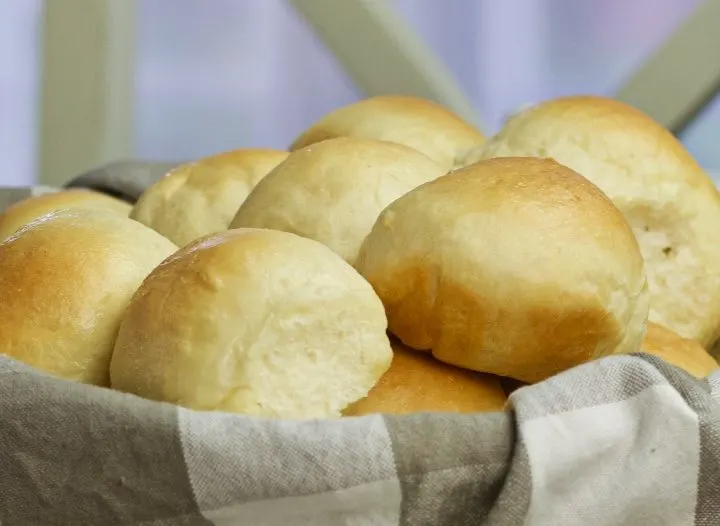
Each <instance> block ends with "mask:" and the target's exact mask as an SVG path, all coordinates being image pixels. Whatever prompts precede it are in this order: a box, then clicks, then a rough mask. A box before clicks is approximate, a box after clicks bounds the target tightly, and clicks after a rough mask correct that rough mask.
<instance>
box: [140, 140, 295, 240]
mask: <svg viewBox="0 0 720 526" xmlns="http://www.w3.org/2000/svg"><path fill="white" fill-rule="evenodd" d="M287 156H288V152H283V151H279V150H270V149H260V148H248V149H239V150H233V151H229V152H224V153H220V154H217V155H212V156H209V157H205V158H203V159H199V160H197V161H195V162H192V163H188V164H184V165H181V166H178V167H177V168H175V169H173V170H172V171H171V172H170V173H169V174H168V175H167V176H165V177H163V178H162V179H160V180H159V181H158V182H156V183H155V184H154V185H153V186H151V187H150V188H148V189H147V190H146V191H145V192H144V193H143V195H142V196H140V199H139V200H138V202H137V203H136V204H135V207H134V208H133V210H132V213H131V215H130V217H132V218H133V219H135V220H137V221H140V222H141V223H142V224H144V225H146V226H149V227H150V228H152V229H153V230H155V231H157V232H159V233H161V234H162V235H164V236H165V237H167V238H168V239H170V240H171V241H173V242H174V243H177V244H178V245H179V246H184V245H187V244H188V243H190V242H191V241H194V240H195V239H198V238H200V237H203V236H206V235H209V234H215V233H218V232H223V231H225V230H227V228H228V226H229V225H230V221H231V220H232V218H233V217H234V215H235V213H236V212H237V210H238V208H240V205H241V204H242V203H243V201H244V200H245V198H246V197H247V196H248V194H250V192H251V191H252V189H253V188H254V187H255V185H257V183H258V182H259V181H260V180H261V179H262V178H263V177H265V175H267V174H268V172H270V171H271V170H272V169H274V168H275V167H276V166H277V165H279V164H280V163H282V162H283V161H284V160H285V159H286V158H287Z"/></svg>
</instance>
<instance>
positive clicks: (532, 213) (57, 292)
mask: <svg viewBox="0 0 720 526" xmlns="http://www.w3.org/2000/svg"><path fill="white" fill-rule="evenodd" d="M718 223H720V195H718V192H717V190H716V189H715V188H714V186H713V184H712V182H711V180H710V179H709V177H708V176H707V175H705V174H704V173H703V171H702V170H701V169H700V168H699V167H698V166H697V164H696V163H695V162H694V161H693V160H692V158H691V156H690V155H689V154H688V153H687V152H686V151H685V150H684V149H683V147H682V146H681V145H680V144H679V143H678V142H677V141H676V140H675V139H674V138H673V137H672V136H671V135H670V134H669V133H668V132H667V131H665V130H663V129H662V127H660V126H659V125H658V124H656V123H654V122H653V121H652V120H651V119H650V118H649V117H647V116H645V115H643V114H641V113H640V112H638V111H637V110H634V109H632V108H629V107H627V106H625V105H623V104H621V103H618V102H615V101H612V100H608V99H602V98H597V97H571V98H564V99H558V100H555V101H549V102H546V103H542V104H540V105H538V106H535V107H531V108H529V109H526V110H524V111H523V112H521V113H520V114H518V115H516V116H514V117H513V118H511V119H510V120H509V121H508V122H507V123H506V125H505V126H504V128H503V129H502V130H500V131H499V133H498V134H496V135H495V136H493V137H490V138H489V139H487V140H486V139H485V137H484V136H483V134H482V133H480V131H478V130H477V129H475V128H474V127H473V126H472V125H471V124H470V123H467V122H464V121H463V120H462V119H460V118H459V117H458V116H456V115H454V114H452V113H451V112H449V111H448V110H446V109H444V108H442V107H441V106H439V105H437V104H435V103H432V102H429V101H424V100H421V99H417V98H413V97H401V96H387V97H375V98H371V99H367V100H364V101H360V102H357V103H355V104H351V105H349V106H346V107H344V108H339V109H337V110H335V111H333V112H331V113H330V114H329V115H327V116H325V117H323V118H321V119H320V120H319V121H317V122H316V123H314V124H312V125H311V126H310V127H309V128H308V129H307V130H305V131H303V132H302V133H300V134H299V136H298V138H297V139H296V140H295V141H294V142H293V144H292V145H290V147H289V148H288V151H279V150H273V149H238V150H233V151H230V152H224V153H219V154H216V155H212V156H209V157H206V158H202V159H198V160H197V161H194V162H192V163H188V164H186V165H182V166H179V167H177V168H175V169H174V170H173V171H172V172H170V173H169V174H168V175H167V176H165V177H164V178H162V179H161V180H160V181H158V182H157V183H156V184H154V185H152V186H151V187H149V188H148V189H147V191H146V192H145V193H144V194H143V195H142V196H141V197H140V199H139V200H138V201H137V203H135V204H134V205H132V206H131V205H129V204H125V203H122V202H118V201H117V200H114V199H113V198H110V197H107V196H104V195H102V194H97V193H95V192H92V191H89V190H88V191H85V190H73V191H67V192H60V193H58V194H53V196H48V197H46V198H45V197H44V198H33V199H29V200H27V201H25V202H22V203H19V204H17V205H15V206H14V207H12V208H11V209H9V210H7V211H6V212H5V213H4V214H3V215H2V216H0V237H2V239H4V241H3V242H2V243H0V335H1V336H0V353H1V354H5V355H7V356H9V357H11V358H14V359H17V360H21V361H24V362H26V363H28V364H30V365H32V366H35V367H37V368H39V369H41V370H44V371H46V372H48V373H50V374H53V375H56V376H59V377H62V378H65V379H67V380H71V381H77V382H83V383H87V384H93V385H98V386H103V387H110V388H112V389H116V390H119V391H123V392H126V393H131V394H134V395H137V396H141V397H144V398H148V399H151V400H157V401H162V402H170V403H173V404H178V405H181V406H184V407H187V408H190V409H196V410H219V411H230V412H235V413H241V414H246V415H252V416H259V417H271V418H290V419H296V418H341V417H345V418H347V417H357V416H363V415H368V414H372V413H386V414H408V413H415V412H425V411H441V412H456V413H470V412H482V411H500V410H503V409H504V407H505V404H506V402H507V399H508V393H510V391H512V390H513V389H515V388H517V387H518V386H522V385H526V384H531V383H534V382H539V381H543V380H544V379H546V378H549V377H551V376H553V375H556V374H559V373H562V372H563V371H565V370H567V369H569V368H572V367H576V366H581V365H582V364H584V363H586V362H588V361H591V360H596V359H601V358H604V357H611V356H614V355H618V354H628V353H638V352H645V353H648V354H652V355H655V356H656V357H658V358H660V359H662V360H664V361H665V362H667V363H669V364H671V365H674V366H676V367H678V368H680V369H682V370H684V371H686V372H687V373H689V374H690V375H693V376H695V377H697V378H704V377H706V376H707V375H708V374H710V373H711V372H712V371H713V370H715V369H717V367H718V364H717V361H716V360H715V359H714V358H712V357H711V356H710V354H709V353H708V351H707V349H708V348H710V346H711V345H713V344H714V343H715V342H716V341H717V340H718V339H719V337H720V254H716V252H717V251H719V250H720V232H718V233H717V234H716V233H715V232H716V230H715V229H714V225H715V224H718ZM673 306H675V307H676V308H673ZM610 359H612V358H610ZM597 388H598V389H602V386H597Z"/></svg>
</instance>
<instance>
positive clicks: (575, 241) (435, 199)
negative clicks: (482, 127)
mask: <svg viewBox="0 0 720 526" xmlns="http://www.w3.org/2000/svg"><path fill="white" fill-rule="evenodd" d="M357 268H358V270H359V271H360V272H361V273H362V274H363V275H364V276H365V277H366V279H368V281H370V283H371V284H372V285H373V287H374V288H375V290H376V291H377V293H378V295H379V296H380V298H381V299H382V300H383V303H384V304H385V308H386V311H387V313H388V321H389V327H390V330H391V331H392V332H393V333H394V334H396V335H397V336H398V337H399V338H400V339H401V340H402V341H403V342H404V343H405V344H407V345H409V346H410V347H413V348H415V349H426V350H432V352H433V354H434V355H435V356H436V357H437V358H438V359H440V360H442V361H444V362H447V363H451V364H453V365H457V366H460V367H466V368H468V369H473V370H476V371H481V372H488V373H493V374H497V375H499V376H509V377H513V378H516V379H519V380H523V381H527V382H533V381H537V380H540V379H543V378H545V377H547V376H550V375H552V374H555V373H557V372H559V371H562V370H564V369H567V368H569V367H572V366H574V365H577V364H579V363H582V362H584V361H587V360H590V359H593V358H597V357H600V356H605V355H608V354H610V353H612V352H614V350H615V349H616V348H617V347H622V348H628V349H634V350H637V349H638V348H639V345H640V340H641V338H642V334H643V333H644V330H645V327H644V324H645V320H646V318H647V291H646V284H645V275H644V272H643V261H642V257H641V255H640V252H639V249H638V246H637V242H636V240H635V238H634V236H633V234H632V231H631V230H630V228H629V226H628V225H627V223H626V222H625V221H624V219H623V218H622V215H621V214H620V212H619V211H618V210H617V209H616V208H615V207H614V206H613V204H612V203H611V202H610V201H609V199H608V198H607V197H606V196H604V195H603V194H602V192H600V191H599V190H598V189H597V187H595V186H594V185H592V184H591V183H590V182H588V181H587V180H586V179H584V178H583V177H581V176H579V175H578V174H577V173H575V172H573V171H572V170H570V169H568V168H566V167H564V166H562V165H560V164H558V163H556V162H554V161H551V160H541V159H532V158H503V159H494V160H490V161H484V162H482V163H477V164H475V165H472V166H470V167H468V168H466V169H463V170H458V171H456V172H453V173H451V174H449V175H446V176H444V177H441V178H439V179H437V180H435V181H433V182H431V183H427V184H425V185H423V186H421V187H419V188H417V189H416V190H413V191H412V192H410V193H408V194H406V195H405V196H404V197H402V198H400V199H398V200H397V201H395V202H394V203H392V204H391V205H390V206H389V207H387V208H386V209H385V211H384V212H383V213H382V214H381V216H380V218H379V219H378V221H377V222H376V223H375V226H374V228H373V230H372V232H371V233H370V235H369V236H368V237H367V239H366V240H365V243H364V244H363V247H362V249H361V252H360V257H359V258H358V263H357Z"/></svg>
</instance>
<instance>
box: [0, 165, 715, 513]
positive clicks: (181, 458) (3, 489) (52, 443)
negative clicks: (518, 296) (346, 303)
mask: <svg viewBox="0 0 720 526" xmlns="http://www.w3.org/2000/svg"><path fill="white" fill-rule="evenodd" d="M89 180H90V179H88V178H87V177H86V179H85V181H86V184H87V181H89ZM146 183H147V181H146V182H145V184H146ZM102 184H104V185H107V184H109V183H108V182H107V181H105V182H103V183H102ZM88 185H89V186H91V187H96V186H94V185H92V184H88ZM135 197H136V195H135ZM0 337H2V335H0ZM0 422H1V425H0V525H2V526H15V525H18V526H31V525H32V526H42V525H56V524H57V525H63V526H65V525H102V526H113V525H147V526H150V525H157V526H160V525H203V524H208V525H209V524H215V525H220V526H230V525H252V526H270V525H277V526H295V525H297V526H302V525H314V526H323V525H328V526H339V525H354V526H360V525H408V526H421V525H432V526H443V525H448V526H462V525H473V526H474V525H479V524H489V525H498V526H509V525H525V526H528V525H531V526H534V525H537V526H548V525H552V526H566V525H567V526H577V525H586V524H587V525H593V526H604V525H628V526H644V525H647V526H664V525H667V526H683V525H704V526H717V525H719V524H720V371H718V372H716V373H715V374H714V375H713V376H711V377H710V378H709V379H708V380H702V381H700V380H696V379H693V378H691V377H690V376H688V375H687V374H685V373H684V372H682V371H680V370H678V369H676V368H674V367H672V366H669V365H667V364H665V363H664V362H662V361H660V360H658V359H656V358H654V357H651V356H647V355H626V356H614V357H610V358H605V359H602V360H598V361H595V362H591V363H588V364H585V365H583V366H580V367H576V368H574V369H572V370H570V371H567V372H565V373H563V374H560V375H558V376H556V377H553V378H551V379H549V380H546V381H544V382H542V383H539V384H537V385H534V386H531V387H525V388H522V389H520V390H518V391H516V392H515V393H514V394H513V395H512V396H511V398H510V403H509V405H508V408H507V410H506V411H505V412H504V413H493V414H476V415H456V414H455V415H453V414H416V415H409V416H380V415H377V416H366V417H361V418H347V419H340V420H329V421H305V422H295V421H274V420H262V419H257V418H249V417H243V416H240V415H231V414H224V413H200V412H194V411H190V410H186V409H183V408H179V407H175V406H171V405H167V404H160V403H155V402H150V401H147V400H142V399H140V398H137V397H134V396H130V395H126V394H122V393H117V392H113V391H110V390H107V389H101V388H96V387H89V386H84V385H78V384H74V383H70V382H67V381H64V380H59V379H55V378H51V377H48V376H45V375H43V374H41V373H39V372H37V371H35V370H33V369H31V368H29V367H27V366H24V365H22V364H19V363H17V362H14V361H12V360H9V359H7V358H1V357H0Z"/></svg>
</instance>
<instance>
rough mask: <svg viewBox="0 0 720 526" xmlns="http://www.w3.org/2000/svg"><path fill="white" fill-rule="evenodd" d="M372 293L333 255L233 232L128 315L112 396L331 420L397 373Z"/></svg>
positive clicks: (261, 233)
mask: <svg viewBox="0 0 720 526" xmlns="http://www.w3.org/2000/svg"><path fill="white" fill-rule="evenodd" d="M386 327H387V319H386V317H385V311H384V310H383V306H382V303H381V302H380V300H379V298H378V297H377V295H376V294H375V293H374V292H373V290H372V287H371V286H370V285H369V284H368V283H367V282H366V281H365V280H364V279H362V277H361V276H360V275H359V274H358V273H357V272H356V271H355V270H354V269H353V268H352V267H350V266H349V265H348V264H346V263H345V262H344V261H343V260H342V259H340V258H339V257H338V256H336V255H335V254H333V253H332V252H331V251H330V250H329V249H328V248H327V247H325V246H323V245H321V244H320V243H317V242H315V241H312V240H309V239H304V238H302V237H299V236H296V235H294V234H289V233H286V232H278V231H273V230H245V229H242V230H230V231H228V232H225V233H222V234H216V235H214V236H209V237H206V238H202V239H200V240H198V241H196V242H194V243H191V244H190V245H188V246H187V247H185V248H184V249H182V250H180V251H179V252H178V253H177V254H175V255H174V256H173V257H171V258H169V259H168V260H167V261H165V262H164V263H163V264H162V265H160V266H159V267H158V268H157V269H155V271H154V272H153V273H152V274H150V276H149V277H148V278H147V280H145V282H144V283H143V285H142V287H141V288H140V290H139V291H138V293H137V295H136V296H135V298H134V299H133V301H132V303H131V304H130V307H129V308H128V310H127V313H126V315H125V318H124V320H123V322H122V326H121V328H120V334H119V336H118V339H117V343H116V345H115V351H114V354H113V359H112V365H111V381H112V386H113V387H114V388H116V389H119V390H122V391H127V392H130V393H134V394H137V395H140V396H143V397H146V398H149V399H153V400H163V401H166V402H172V403H175V404H179V405H183V406H186V407H189V408H193V409H202V410H222V411H231V412H237V413H244V414H249V415H257V416H265V417H280V418H314V417H318V418H323V417H337V416H340V411H341V410H342V409H344V408H345V407H347V406H348V404H350V403H352V402H355V401H356V400H358V399H360V398H362V397H363V396H365V395H366V394H367V392H368V391H369V390H370V388H372V387H373V386H374V385H375V383H376V382H377V381H378V379H379V378H380V377H381V376H382V374H383V373H384V372H385V371H386V370H387V369H388V367H389V366H390V361H391V359H392V351H391V349H390V343H389V341H388V337H387V334H386Z"/></svg>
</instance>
